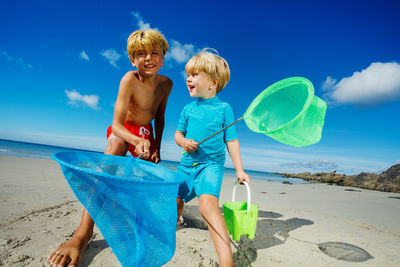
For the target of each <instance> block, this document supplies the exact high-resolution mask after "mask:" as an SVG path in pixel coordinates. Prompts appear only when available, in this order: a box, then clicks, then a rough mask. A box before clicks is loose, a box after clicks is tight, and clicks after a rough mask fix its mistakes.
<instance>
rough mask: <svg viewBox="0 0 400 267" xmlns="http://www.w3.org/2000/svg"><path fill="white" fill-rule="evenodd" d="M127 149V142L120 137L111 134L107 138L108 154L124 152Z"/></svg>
mask: <svg viewBox="0 0 400 267" xmlns="http://www.w3.org/2000/svg"><path fill="white" fill-rule="evenodd" d="M127 149H128V144H127V143H126V142H125V141H124V140H122V138H120V137H118V136H115V135H112V136H110V137H109V138H108V140H107V150H108V152H110V154H114V155H120V154H125V153H126V151H127Z"/></svg>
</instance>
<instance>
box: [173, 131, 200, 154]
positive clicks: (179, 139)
mask: <svg viewBox="0 0 400 267" xmlns="http://www.w3.org/2000/svg"><path fill="white" fill-rule="evenodd" d="M175 142H176V144H177V145H178V146H180V147H183V149H185V151H186V152H188V153H193V152H195V151H196V150H197V146H198V144H199V143H197V142H196V141H194V140H193V139H187V138H185V134H184V133H183V132H181V131H176V132H175Z"/></svg>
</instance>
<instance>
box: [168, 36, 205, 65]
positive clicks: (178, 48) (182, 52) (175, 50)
mask: <svg viewBox="0 0 400 267" xmlns="http://www.w3.org/2000/svg"><path fill="white" fill-rule="evenodd" d="M198 52H199V49H198V48H196V47H195V46H194V45H192V44H181V43H180V42H178V41H175V40H171V41H170V53H168V54H167V55H166V57H165V59H166V60H171V59H173V60H175V61H176V62H178V63H184V62H187V61H188V60H189V58H191V57H192V56H193V55H195V54H196V53H198Z"/></svg>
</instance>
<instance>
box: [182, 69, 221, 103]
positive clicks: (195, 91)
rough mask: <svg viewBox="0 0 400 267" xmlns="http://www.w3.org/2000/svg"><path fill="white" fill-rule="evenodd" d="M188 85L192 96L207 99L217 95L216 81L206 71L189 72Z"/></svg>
mask: <svg viewBox="0 0 400 267" xmlns="http://www.w3.org/2000/svg"><path fill="white" fill-rule="evenodd" d="M186 86H187V88H188V89H189V94H190V96H191V97H197V98H202V99H207V98H211V97H214V96H215V95H216V81H213V80H212V79H211V77H210V76H208V74H206V73H205V72H194V73H190V74H189V73H188V77H187V79H186Z"/></svg>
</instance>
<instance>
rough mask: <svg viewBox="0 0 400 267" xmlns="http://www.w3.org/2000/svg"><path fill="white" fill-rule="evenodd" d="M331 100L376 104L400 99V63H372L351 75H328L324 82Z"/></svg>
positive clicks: (324, 87) (340, 102)
mask: <svg viewBox="0 0 400 267" xmlns="http://www.w3.org/2000/svg"><path fill="white" fill-rule="evenodd" d="M323 89H324V90H325V91H327V95H328V97H329V100H332V101H334V102H336V103H338V104H346V103H350V104H361V105H374V104H380V103H383V102H389V101H395V100H398V99H400V64H399V63H397V62H389V63H381V62H375V63H372V64H371V65H370V66H369V67H368V68H366V69H364V70H362V71H361V72H358V71H357V72H354V73H353V75H352V76H351V77H346V78H343V79H341V80H340V81H339V82H338V83H336V80H335V79H332V78H331V77H329V76H328V77H327V79H326V80H325V82H324V84H323Z"/></svg>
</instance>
